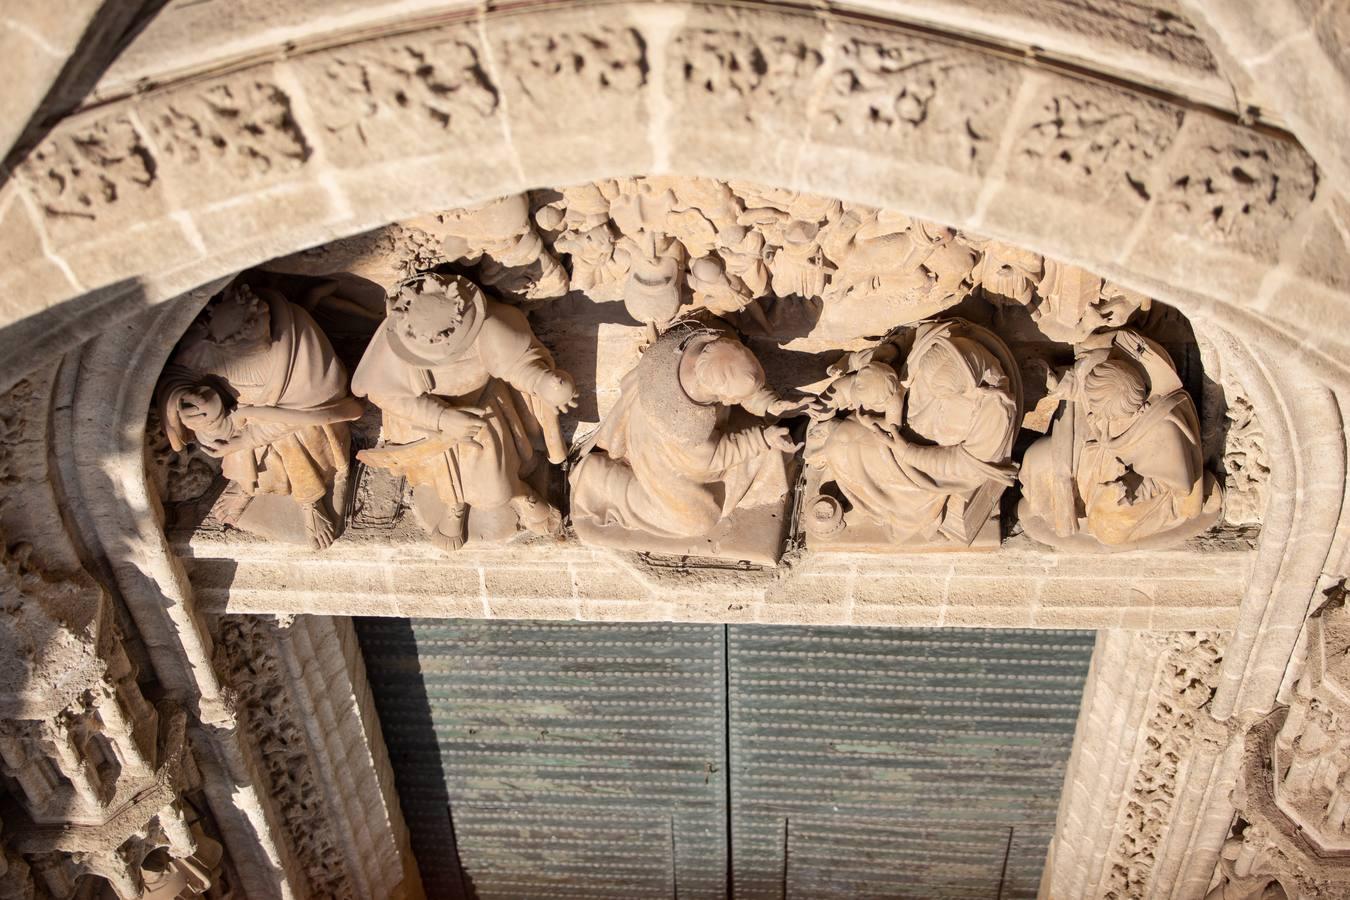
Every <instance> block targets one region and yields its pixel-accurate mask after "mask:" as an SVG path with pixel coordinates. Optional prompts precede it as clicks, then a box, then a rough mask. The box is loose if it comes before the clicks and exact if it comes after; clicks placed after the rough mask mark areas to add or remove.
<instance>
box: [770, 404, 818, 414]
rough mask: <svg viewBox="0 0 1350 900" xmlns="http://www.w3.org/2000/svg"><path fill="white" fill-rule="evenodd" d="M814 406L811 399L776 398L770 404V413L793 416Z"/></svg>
mask: <svg viewBox="0 0 1350 900" xmlns="http://www.w3.org/2000/svg"><path fill="white" fill-rule="evenodd" d="M812 406H813V404H812V403H811V401H809V400H775V401H774V402H773V403H770V404H769V415H771V416H778V417H780V418H782V417H787V418H791V417H792V416H800V415H801V414H802V413H804V412H808V411H809V410H811V409H812Z"/></svg>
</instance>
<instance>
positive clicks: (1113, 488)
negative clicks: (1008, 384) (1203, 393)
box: [1018, 330, 1222, 550]
mask: <svg viewBox="0 0 1350 900" xmlns="http://www.w3.org/2000/svg"><path fill="white" fill-rule="evenodd" d="M1053 396H1055V397H1058V399H1059V400H1060V407H1059V410H1058V412H1057V414H1056V415H1055V418H1054V421H1053V423H1052V425H1051V427H1050V433H1049V434H1048V435H1046V436H1045V437H1043V438H1041V439H1039V440H1038V441H1036V443H1034V444H1032V445H1031V446H1030V447H1029V448H1028V449H1027V452H1026V456H1025V458H1024V459H1023V462H1022V469H1021V476H1020V477H1021V481H1022V494H1023V497H1022V502H1021V504H1020V505H1019V510H1018V516H1019V519H1020V520H1021V522H1022V526H1023V528H1024V529H1025V530H1026V532H1027V533H1028V534H1029V535H1031V536H1032V537H1033V538H1035V539H1036V540H1038V541H1041V542H1043V543H1047V544H1051V545H1054V546H1063V547H1080V548H1088V549H1112V550H1127V549H1135V548H1139V547H1161V546H1167V545H1169V544H1173V543H1176V542H1177V541H1181V540H1184V539H1185V538H1188V537H1192V536H1194V535H1196V534H1199V533H1200V532H1202V531H1204V530H1206V529H1207V528H1209V527H1210V526H1211V525H1213V524H1214V522H1215V521H1216V520H1217V518H1218V516H1219V513H1220V511H1221V506H1222V492H1221V490H1220V488H1219V485H1218V483H1217V482H1216V480H1215V478H1214V476H1213V475H1212V474H1210V473H1208V472H1206V471H1205V469H1204V459H1203V455H1202V451H1201V446H1200V419H1199V415H1198V414H1197V412H1196V409H1195V403H1194V401H1192V400H1191V396H1190V394H1188V393H1187V392H1186V389H1185V388H1184V387H1183V386H1182V384H1181V380H1180V378H1179V377H1178V376H1177V371H1176V367H1175V366H1174V365H1173V364H1172V360H1171V358H1170V357H1168V355H1167V352H1166V351H1165V350H1163V349H1162V348H1161V347H1160V346H1158V345H1157V344H1155V343H1154V342H1152V341H1150V340H1149V339H1147V338H1145V337H1143V336H1142V335H1140V334H1139V333H1137V332H1134V331H1130V330H1120V331H1112V332H1103V333H1100V334H1095V335H1091V336H1090V338H1089V340H1088V341H1087V342H1085V343H1083V344H1080V345H1079V347H1078V356H1077V360H1076V361H1075V363H1074V365H1073V368H1072V369H1071V370H1069V371H1067V372H1065V373H1063V375H1062V376H1061V377H1060V378H1059V379H1058V383H1057V384H1056V385H1055V387H1054V391H1053Z"/></svg>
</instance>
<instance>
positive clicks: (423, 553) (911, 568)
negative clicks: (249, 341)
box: [174, 531, 1256, 631]
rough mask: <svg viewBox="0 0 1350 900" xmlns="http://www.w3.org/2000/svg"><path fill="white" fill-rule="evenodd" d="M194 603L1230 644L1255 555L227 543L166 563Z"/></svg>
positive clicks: (1239, 551) (216, 541)
mask: <svg viewBox="0 0 1350 900" xmlns="http://www.w3.org/2000/svg"><path fill="white" fill-rule="evenodd" d="M174 549H175V551H176V552H177V553H178V555H179V556H180V557H181V558H182V559H183V563H184V565H185V566H186V568H187V572H188V576H189V578H190V579H191V581H192V584H193V586H194V588H195V591H196V595H197V598H198V600H199V602H200V603H201V604H202V605H203V606H204V607H205V608H207V609H208V610H212V611H215V612H230V613H274V614H304V613H309V614H317V615H338V616H403V617H410V618H417V617H448V618H472V619H554V620H575V621H586V622H639V621H674V622H725V623H764V624H798V625H867V626H896V627H905V626H909V627H932V626H951V627H972V628H976V627H979V628H987V627H995V628H1093V629H1100V628H1127V629H1138V630H1144V631H1172V630H1175V631H1190V630H1207V631H1227V630H1231V629H1233V628H1234V627H1235V624H1236V621H1237V612H1238V606H1239V604H1240V602H1241V600H1242V595H1243V591H1244V590H1245V588H1246V585H1247V579H1248V574H1249V572H1250V570H1251V565H1252V561H1253V559H1254V558H1255V555H1256V551H1255V550H1254V549H1250V548H1248V547H1246V546H1244V545H1243V544H1242V543H1241V542H1223V543H1218V544H1217V545H1216V544H1215V543H1214V542H1209V543H1206V544H1188V545H1186V546H1185V547H1183V548H1182V549H1179V550H1170V551H1136V552H1131V553H1122V554H1114V555H1109V556H1102V555H1094V554H1068V553H1062V552H1056V551H1053V550H1049V549H1045V548H1041V547H1040V546H1038V545H1036V544H1034V543H1033V542H1031V541H1030V540H1028V539H1026V538H1024V537H1014V538H1011V539H1009V540H1007V541H1005V543H1004V544H1003V546H1002V547H1001V548H999V549H998V550H996V551H960V552H949V553H910V554H900V553H897V554H864V553H819V552H807V553H800V554H789V555H788V557H787V558H785V560H784V562H783V563H782V564H780V566H779V567H778V568H777V569H738V568H735V567H721V568H703V567H699V566H696V565H684V566H681V565H679V564H678V561H674V560H653V559H645V558H642V557H639V556H638V555H636V554H630V553H618V552H611V551H606V550H594V549H589V548H585V547H582V546H580V545H579V544H576V543H575V542H571V541H564V542H557V543H554V542H549V541H542V540H534V541H522V542H519V543H516V544H512V545H508V546H506V547H499V548H481V549H479V548H474V547H472V546H470V547H468V548H465V549H464V550H461V551H460V552H459V553H457V554H454V555H453V556H448V555H445V554H442V553H440V552H439V551H437V550H435V549H434V548H433V547H431V546H430V545H429V544H427V543H426V542H424V541H420V540H417V541H408V542H397V543H391V542H380V543H376V542H373V541H365V540H359V539H358V540H352V539H347V538H344V539H342V540H339V541H338V542H337V543H335V544H334V545H333V546H332V547H330V548H328V549H327V550H326V551H324V552H322V553H316V552H313V551H310V550H306V549H302V548H297V547H292V546H288V545H284V544H277V543H269V542H266V541H261V540H258V539H255V538H250V537H248V536H247V535H244V534H242V533H240V532H237V531H225V532H220V531H213V532H207V531H198V532H196V533H195V534H193V535H192V536H191V538H189V539H186V540H183V541H182V542H178V543H176V545H175V547H174Z"/></svg>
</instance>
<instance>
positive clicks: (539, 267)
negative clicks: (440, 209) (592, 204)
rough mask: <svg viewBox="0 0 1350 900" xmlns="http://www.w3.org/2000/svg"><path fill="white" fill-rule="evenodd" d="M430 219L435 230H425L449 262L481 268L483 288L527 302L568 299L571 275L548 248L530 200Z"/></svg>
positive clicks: (508, 200) (502, 201) (513, 198)
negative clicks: (435, 238) (565, 296)
mask: <svg viewBox="0 0 1350 900" xmlns="http://www.w3.org/2000/svg"><path fill="white" fill-rule="evenodd" d="M432 218H434V219H435V220H436V222H435V223H434V224H432V223H430V222H423V223H422V224H424V225H425V226H426V227H427V228H428V230H429V231H431V232H432V233H434V234H436V235H438V236H440V237H441V238H442V241H441V252H442V254H443V255H444V256H445V258H447V259H452V260H462V261H465V262H468V263H475V264H477V265H478V276H477V277H478V278H479V279H481V280H482V282H483V284H486V285H489V286H492V287H496V288H499V289H501V290H503V291H507V292H509V293H513V294H518V295H520V296H521V297H524V298H526V299H528V300H544V299H549V298H552V297H561V296H562V295H563V294H566V293H567V290H568V276H567V270H566V269H564V268H563V267H562V264H561V263H559V262H558V258H557V257H556V256H555V255H554V254H553V251H552V250H550V249H549V248H548V247H546V246H544V241H543V238H541V237H540V235H539V232H538V230H537V229H536V228H535V223H534V220H533V219H532V218H531V216H530V200H529V196H528V195H526V194H512V195H510V196H508V197H502V198H499V199H497V200H490V201H488V202H487V203H481V204H479V205H478V206H472V207H468V208H466V209H456V210H451V211H449V212H445V213H441V214H440V215H438V216H435V217H432Z"/></svg>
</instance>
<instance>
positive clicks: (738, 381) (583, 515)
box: [569, 322, 800, 563]
mask: <svg viewBox="0 0 1350 900" xmlns="http://www.w3.org/2000/svg"><path fill="white" fill-rule="evenodd" d="M799 409H800V408H799V407H798V406H796V405H794V404H792V403H789V402H787V401H785V400H782V399H780V398H779V397H778V396H777V395H776V394H775V393H774V392H773V391H772V390H770V389H769V388H768V387H767V386H766V385H765V376H764V370H763V368H762V367H761V366H760V363H759V361H758V360H757V359H756V358H755V356H754V354H753V353H751V352H750V350H749V349H748V348H747V347H746V346H745V345H744V344H742V343H741V342H740V341H739V340H737V339H736V338H735V337H732V336H731V335H729V334H728V333H726V332H725V331H722V330H720V329H715V328H710V327H706V326H703V325H700V324H697V323H693V322H686V323H678V324H676V325H675V326H673V327H672V328H671V329H670V330H668V331H667V332H666V333H665V334H663V335H661V337H660V338H659V339H658V340H657V341H656V342H655V343H654V344H652V345H651V346H650V347H648V348H647V349H646V350H645V351H644V352H643V354H642V358H641V360H640V361H639V362H638V364H637V367H636V368H634V369H633V370H632V371H631V372H629V373H628V374H627V375H626V376H624V379H623V384H622V393H621V396H620V399H619V402H618V403H617V405H616V406H615V407H614V408H613V409H612V410H610V412H609V415H607V416H606V417H605V419H604V420H603V421H602V422H601V423H600V426H599V428H598V429H597V430H596V431H595V432H594V433H592V434H591V435H590V436H589V437H588V438H586V439H585V440H584V441H583V442H582V444H581V445H580V447H579V449H578V461H577V463H576V465H575V466H574V468H573V469H572V471H571V474H570V476H569V478H570V483H571V500H572V521H573V524H574V525H575V527H576V530H577V534H578V536H579V537H580V538H581V539H582V540H583V541H584V542H587V543H592V544H600V545H603V546H614V547H621V548H624V549H633V550H648V551H655V552H664V553H673V554H683V555H698V556H712V557H727V558H732V559H752V560H754V561H766V560H767V561H768V562H769V563H772V562H775V561H776V559H777V554H778V552H779V551H780V547H779V545H780V544H781V538H782V533H783V524H784V523H783V510H784V504H785V501H786V498H787V492H788V474H787V473H788V460H789V458H790V455H791V454H793V453H794V452H795V451H796V450H797V449H798V445H797V444H796V443H794V442H793V440H792V438H791V437H790V436H789V434H788V429H787V428H786V427H785V426H783V425H776V424H771V423H770V422H769V421H768V420H769V419H771V418H775V417H778V416H782V415H785V414H789V413H793V412H797V411H799ZM733 519H735V520H736V524H735V527H734V528H733V527H732V524H731V521H732V520H733Z"/></svg>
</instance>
